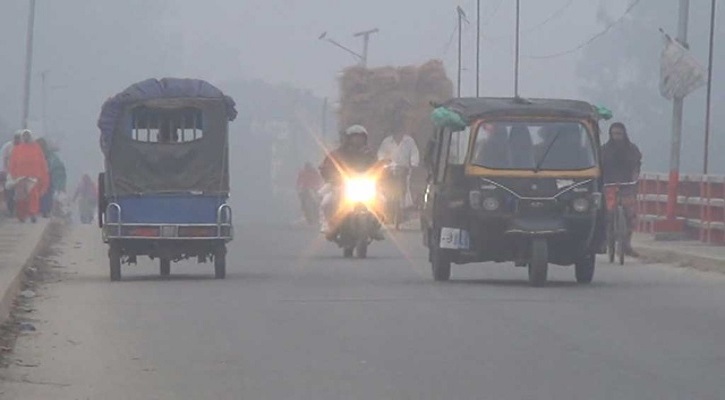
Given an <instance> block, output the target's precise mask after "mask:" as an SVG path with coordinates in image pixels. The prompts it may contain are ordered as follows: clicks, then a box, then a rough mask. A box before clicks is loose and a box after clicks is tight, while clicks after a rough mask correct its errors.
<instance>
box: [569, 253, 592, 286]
mask: <svg viewBox="0 0 725 400" xmlns="http://www.w3.org/2000/svg"><path fill="white" fill-rule="evenodd" d="M596 261H597V257H596V255H594V254H588V255H586V256H584V257H582V259H581V260H579V261H577V263H576V264H574V273H575V275H576V281H577V282H578V283H582V284H587V283H592V279H594V268H595V265H596Z"/></svg>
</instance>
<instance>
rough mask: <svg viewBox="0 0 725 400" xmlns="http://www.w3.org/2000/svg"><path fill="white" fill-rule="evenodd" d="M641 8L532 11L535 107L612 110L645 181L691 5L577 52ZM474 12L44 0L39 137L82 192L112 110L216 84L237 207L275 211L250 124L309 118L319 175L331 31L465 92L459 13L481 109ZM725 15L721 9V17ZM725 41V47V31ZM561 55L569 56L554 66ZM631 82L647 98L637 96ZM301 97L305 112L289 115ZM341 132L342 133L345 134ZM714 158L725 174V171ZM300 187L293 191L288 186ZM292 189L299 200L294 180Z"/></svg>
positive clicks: (500, 62) (467, 2) (527, 18)
mask: <svg viewBox="0 0 725 400" xmlns="http://www.w3.org/2000/svg"><path fill="white" fill-rule="evenodd" d="M628 3H629V1H627V0H606V1H600V0H583V1H572V0H522V1H521V5H522V17H521V24H522V32H523V36H522V46H521V54H522V58H521V93H522V95H524V96H544V97H574V98H578V97H581V98H583V99H585V100H592V101H595V102H598V103H600V104H603V105H607V106H609V107H611V108H612V109H614V110H615V111H616V112H617V115H616V117H615V118H616V119H618V120H622V121H624V122H625V123H627V124H628V125H630V127H631V133H632V137H633V139H634V140H635V141H636V142H637V143H638V144H640V146H641V147H642V150H643V152H644V153H645V167H646V168H645V169H649V170H657V171H664V170H666V168H667V165H668V164H667V159H668V157H666V156H665V154H667V153H668V149H669V147H668V143H669V135H670V123H669V120H670V117H669V115H670V113H671V106H670V105H669V103H668V102H666V101H665V100H663V99H661V98H660V97H659V93H658V92H657V87H656V84H657V80H656V78H657V77H658V73H659V54H660V51H661V48H662V41H661V36H660V34H659V33H658V31H657V30H658V28H660V27H662V28H664V29H665V30H667V31H669V32H672V33H674V31H675V28H676V13H677V0H657V1H655V0H642V1H641V4H638V5H637V7H635V9H634V10H633V12H632V13H631V14H630V15H629V16H628V17H627V18H625V20H624V21H623V22H622V23H620V24H617V25H615V26H614V27H613V28H612V29H611V30H610V31H609V32H608V33H607V34H606V35H604V36H602V37H601V38H599V39H597V40H595V41H593V42H592V43H591V44H589V45H586V46H582V47H581V48H580V49H578V50H576V51H570V50H573V49H577V48H578V47H580V45H581V44H582V43H585V42H586V41H587V40H588V39H589V38H591V37H592V36H593V35H595V34H597V33H598V32H600V31H602V30H603V29H604V28H605V26H606V24H607V23H608V21H612V20H615V19H617V18H619V16H620V15H622V13H623V12H624V10H625V8H626V6H627V4H628ZM705 3H706V2H704V1H693V2H692V5H691V8H692V10H691V20H690V42H691V46H692V50H693V52H694V53H695V54H696V55H697V57H698V58H699V59H700V60H702V62H703V64H706V60H707V59H706V57H707V33H708V12H709V4H708V5H706V4H705ZM27 4H28V1H27V0H3V1H2V3H0V37H1V38H2V39H1V40H0V51H1V53H2V56H3V57H2V59H3V62H2V63H0V129H1V130H2V131H1V132H0V135H2V136H3V137H4V138H7V137H8V136H10V135H11V133H12V132H13V131H14V130H15V129H17V128H18V127H19V125H20V112H21V98H22V78H23V62H24V49H25V29H26V23H27V12H28V10H27ZM475 4H476V1H475V0H458V1H453V0H396V1H390V0H387V1H383V0H368V1H355V2H353V1H341V0H238V1H230V0H207V1H204V2H200V1H192V0H174V1H171V0H124V1H116V0H94V1H80V0H66V1H51V0H38V2H37V13H36V30H35V51H34V68H33V86H32V104H31V111H30V115H31V127H32V128H34V129H35V130H36V131H38V132H39V134H41V135H43V136H47V137H50V138H53V139H55V140H56V141H57V142H58V143H60V145H61V151H62V156H63V158H64V160H65V162H66V163H67V165H68V168H69V176H70V183H71V184H73V183H74V182H75V181H76V180H77V177H78V176H79V174H80V173H82V172H93V173H94V174H95V173H96V172H97V171H99V170H100V168H101V165H102V164H101V163H102V156H101V153H100V150H99V148H98V132H97V129H96V125H95V124H96V120H97V117H98V112H99V110H100V106H101V104H102V102H103V101H104V100H105V99H106V98H107V97H109V96H111V95H113V94H115V93H117V92H119V91H121V90H123V89H124V88H125V87H127V86H128V85H130V84H132V83H134V82H136V81H140V80H143V79H146V78H148V77H164V76H176V77H194V78H201V79H206V80H209V81H211V82H213V83H214V84H216V85H218V86H219V87H220V88H221V89H222V90H225V91H226V92H228V94H230V95H232V96H233V97H235V100H237V102H238V104H239V111H240V114H241V117H240V118H239V120H238V121H236V122H235V123H234V124H233V125H232V126H233V134H234V138H233V139H232V140H233V141H232V147H233V148H232V151H231V153H232V160H234V165H233V169H234V173H235V175H234V176H233V180H234V185H233V186H234V187H235V195H236V198H237V199H240V198H241V199H243V200H245V201H248V202H250V203H252V204H256V205H259V206H262V205H264V204H265V202H264V199H265V196H266V195H267V194H268V193H270V191H271V190H272V189H271V183H270V182H269V181H270V178H269V177H270V172H269V169H270V167H269V165H270V160H269V158H270V157H271V152H270V151H269V149H270V146H271V143H272V142H274V141H275V139H274V138H273V137H265V135H264V134H263V133H262V132H261V131H260V130H259V129H257V130H256V131H253V130H252V129H250V128H251V126H252V124H253V123H255V124H256V125H255V126H259V124H260V123H265V122H269V121H275V120H279V119H280V118H281V119H284V118H285V116H289V115H291V114H296V115H304V116H303V117H300V118H302V119H304V120H305V121H308V123H306V126H305V128H304V129H299V131H301V132H304V134H302V136H299V137H298V139H300V142H301V143H298V144H297V145H296V146H300V149H301V150H299V152H296V153H295V154H296V156H295V157H296V159H295V160H293V161H291V162H292V164H295V165H297V164H299V163H301V162H303V161H305V160H307V159H310V160H312V159H315V161H317V160H316V158H319V156H320V153H319V152H317V151H315V149H316V148H317V145H316V144H315V143H314V141H313V140H312V139H311V137H312V136H311V135H310V134H311V133H319V131H320V124H319V115H321V104H322V103H321V99H322V98H323V97H329V98H330V102H331V104H332V105H333V106H334V103H335V98H336V95H337V86H336V78H337V75H338V72H339V71H340V70H341V69H342V68H344V67H345V66H348V65H351V64H352V63H354V62H355V60H354V59H353V58H352V57H351V56H350V55H348V54H346V53H345V52H343V51H341V50H340V49H338V48H335V47H333V46H331V45H330V44H329V43H327V42H324V41H320V40H318V36H319V35H320V34H321V33H322V32H328V35H329V36H330V37H333V38H335V39H336V40H338V41H340V42H342V43H343V44H345V45H347V46H349V47H351V48H353V49H355V50H357V49H359V48H360V46H361V42H360V39H359V38H354V37H352V34H353V33H355V32H358V31H361V30H366V29H369V28H375V27H377V28H379V29H380V33H378V34H376V35H374V36H372V38H371V44H370V58H369V63H370V65H371V66H378V65H400V64H417V63H421V62H424V61H426V60H428V59H430V58H442V59H443V60H445V62H446V65H447V68H448V71H449V75H450V76H451V78H453V79H455V76H456V50H457V43H456V37H455V35H454V33H455V28H456V11H455V8H456V6H457V5H461V7H463V9H464V10H465V11H466V12H467V13H468V17H469V19H470V22H471V23H470V24H468V25H466V26H465V27H464V32H463V35H464V71H463V82H464V90H463V94H464V95H472V94H474V88H475V71H474V69H475V11H476V10H475ZM482 5H483V11H482V16H483V21H484V26H483V31H482V34H483V41H482V54H481V71H482V72H481V85H482V94H483V95H511V93H512V85H513V83H512V82H513V72H512V64H513V53H514V52H513V33H514V32H513V23H514V3H513V1H511V0H482ZM722 13H723V11H722V7H721V8H720V12H719V14H718V16H719V17H721V16H722ZM717 36H718V40H719V39H721V38H722V30H718V35H717ZM720 47H722V46H720ZM569 51H570V52H569ZM559 53H566V54H564V55H561V56H555V57H549V56H551V55H556V54H559ZM721 60H722V61H725V54H722V51H720V52H718V53H717V54H716V63H715V69H714V71H715V74H714V75H715V84H716V86H715V90H714V91H713V93H714V96H713V100H714V103H713V109H714V110H715V113H714V115H717V114H718V113H717V110H718V109H719V108H721V107H722V105H723V101H725V98H723V95H722V93H724V91H723V90H722V89H724V88H723V83H722V79H720V74H719V72H720V71H722V67H721V65H722V63H721V62H719V61H721ZM43 71H46V82H47V84H46V102H45V104H46V110H45V113H43V107H42V105H43V96H42V93H43V88H42V85H41V80H40V73H41V72H43ZM604 71H608V72H606V73H605V72H604ZM612 71H614V72H612ZM632 76H635V77H636V80H637V82H636V84H632V82H627V79H628V78H629V77H632ZM704 93H705V90H704V89H700V90H698V91H697V92H695V93H693V94H692V95H691V96H690V97H689V98H688V101H687V118H686V124H685V131H686V133H685V135H686V140H685V143H684V154H685V155H686V156H685V157H683V169H684V170H686V171H692V172H697V171H698V170H699V168H700V161H699V159H700V157H701V154H702V149H701V147H702V136H703V133H702V132H703V128H702V126H703V123H702V122H703V118H704V105H703V104H704V100H703V99H704ZM262 97H264V98H265V99H264V100H261V101H258V100H257V99H260V98H262ZM292 97H293V98H295V99H296V100H295V101H291V102H288V103H283V99H289V98H292ZM275 110H276V111H277V112H276V113H275ZM43 114H45V115H46V118H45V120H46V122H47V126H43ZM313 116H316V117H314V118H313ZM720 118H721V117H719V116H717V117H716V120H715V123H714V127H715V129H714V130H713V135H714V139H713V140H714V145H713V148H714V149H715V148H723V145H725V139H723V137H722V136H723V132H722V131H721V130H719V129H718V128H719V127H720V126H722V125H723V122H725V121H720ZM328 123H329V125H330V126H329V129H330V130H331V131H333V130H334V129H335V127H334V126H333V125H334V121H329V122H328ZM295 131H298V130H297V129H295ZM296 137H297V136H296ZM715 153H717V152H716V151H713V156H714V160H713V170H715V171H716V172H720V173H722V172H725V161H723V160H721V159H718V157H716V156H715ZM286 176H289V177H290V180H292V179H293V176H292V175H291V174H289V173H288V174H287V175H286ZM289 184H290V188H291V187H292V185H293V182H291V181H290V182H289ZM252 193H254V194H252ZM245 196H246V197H245ZM249 208H250V209H254V210H257V209H258V208H256V207H249Z"/></svg>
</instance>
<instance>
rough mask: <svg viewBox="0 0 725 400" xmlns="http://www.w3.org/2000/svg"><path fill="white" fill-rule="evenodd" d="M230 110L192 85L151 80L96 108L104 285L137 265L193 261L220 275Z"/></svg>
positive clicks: (197, 83) (227, 221) (224, 99)
mask: <svg viewBox="0 0 725 400" xmlns="http://www.w3.org/2000/svg"><path fill="white" fill-rule="evenodd" d="M236 115H237V112H236V110H235V105H234V101H233V100H232V99H231V98H230V97H228V96H225V95H224V94H223V93H222V92H221V91H220V90H219V89H217V88H216V87H214V86H212V85H211V84H209V83H207V82H205V81H201V80H194V79H169V78H167V79H161V80H156V79H149V80H146V81H143V82H139V83H136V84H134V85H132V86H130V87H129V88H127V89H126V90H124V91H123V92H121V93H120V94H118V95H116V96H114V97H112V98H110V99H108V100H107V101H106V102H105V104H104V105H103V108H102V111H101V115H100V119H99V121H98V127H99V128H100V130H101V149H102V150H103V154H104V156H105V172H103V173H101V174H100V175H99V185H98V188H99V189H98V190H99V196H98V198H99V224H100V226H101V228H102V232H103V240H104V242H106V243H107V244H108V245H109V252H108V257H109V261H110V274H111V280H112V281H117V280H120V279H121V265H122V264H123V263H126V264H135V263H136V260H137V257H139V256H148V257H150V258H151V259H158V260H159V264H160V265H159V268H160V273H161V275H162V276H168V275H169V274H170V272H171V263H172V262H176V261H181V260H184V259H189V258H196V259H197V260H198V262H199V263H202V262H211V261H213V263H214V276H215V277H216V278H217V279H223V278H224V277H225V275H226V244H227V243H228V242H230V241H231V240H232V238H233V236H234V230H233V224H232V210H231V207H230V206H229V205H228V204H227V199H228V198H229V136H228V135H229V131H228V130H229V121H233V120H234V118H235V117H236Z"/></svg>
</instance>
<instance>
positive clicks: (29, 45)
mask: <svg viewBox="0 0 725 400" xmlns="http://www.w3.org/2000/svg"><path fill="white" fill-rule="evenodd" d="M34 30H35V0H30V10H29V13H28V31H27V33H26V35H25V82H24V86H23V116H22V121H21V125H22V128H23V129H27V128H28V115H29V114H30V82H31V79H32V71H33V31H34Z"/></svg>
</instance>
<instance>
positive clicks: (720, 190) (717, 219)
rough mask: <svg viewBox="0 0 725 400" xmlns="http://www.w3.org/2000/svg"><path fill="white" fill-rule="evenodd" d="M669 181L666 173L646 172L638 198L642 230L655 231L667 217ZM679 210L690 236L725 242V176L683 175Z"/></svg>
mask: <svg viewBox="0 0 725 400" xmlns="http://www.w3.org/2000/svg"><path fill="white" fill-rule="evenodd" d="M667 181H668V176H667V175H666V174H656V173H654V174H653V173H646V174H642V176H641V178H640V183H639V195H638V201H637V209H638V210H637V211H638V215H639V218H638V224H637V228H638V230H639V231H640V232H644V233H655V224H656V223H657V221H662V220H664V219H665V216H666V208H667V186H668V183H667ZM676 211H677V212H676V216H677V218H678V219H679V220H681V221H683V222H684V226H685V228H684V229H685V232H684V233H686V234H687V236H688V237H690V238H692V239H695V240H700V241H702V242H704V243H710V244H717V245H725V176H721V175H684V176H681V177H680V182H679V184H678V198H677V210H676Z"/></svg>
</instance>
